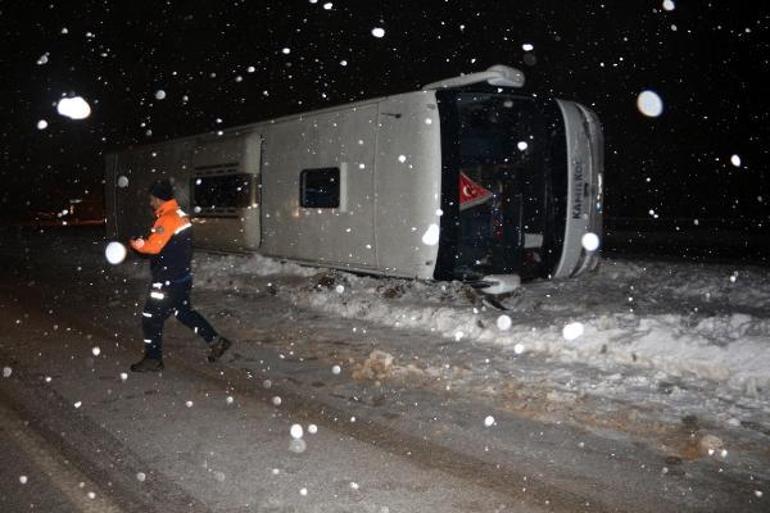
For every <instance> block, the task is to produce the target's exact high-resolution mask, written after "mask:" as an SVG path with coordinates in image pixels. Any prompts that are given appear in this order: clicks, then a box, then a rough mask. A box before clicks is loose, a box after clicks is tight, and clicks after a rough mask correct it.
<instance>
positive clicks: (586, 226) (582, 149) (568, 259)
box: [553, 100, 601, 278]
mask: <svg viewBox="0 0 770 513" xmlns="http://www.w3.org/2000/svg"><path fill="white" fill-rule="evenodd" d="M557 102H558V104H559V107H560V109H561V111H562V115H563V116H564V124H565V131H566V137H567V141H566V142H567V161H568V164H569V168H568V173H569V182H568V190H567V209H566V215H567V224H566V229H565V234H564V246H563V250H562V256H561V259H560V261H559V264H558V265H557V267H556V270H555V271H554V274H553V277H554V278H568V277H571V276H575V275H577V274H578V273H580V272H581V271H582V270H584V269H586V268H587V267H589V265H590V262H591V258H593V255H590V254H589V253H588V252H587V251H586V250H585V249H584V248H583V243H582V239H583V236H584V235H585V234H586V233H589V232H593V233H595V234H596V235H598V236H601V219H600V218H599V220H598V221H597V208H596V201H595V198H596V191H597V190H598V187H599V183H598V182H599V173H600V170H599V166H601V161H597V160H596V159H597V156H598V154H599V153H597V149H596V148H597V144H600V141H595V142H593V143H592V130H591V129H590V125H589V121H588V120H587V119H586V117H585V115H584V114H583V111H582V110H581V108H580V106H579V105H578V104H576V103H574V102H568V101H563V100H557ZM596 128H597V129H598V125H597V126H596ZM597 133H600V131H599V132H596V131H595V130H594V132H593V136H594V137H596V135H597ZM597 223H598V224H597ZM594 230H598V231H594Z"/></svg>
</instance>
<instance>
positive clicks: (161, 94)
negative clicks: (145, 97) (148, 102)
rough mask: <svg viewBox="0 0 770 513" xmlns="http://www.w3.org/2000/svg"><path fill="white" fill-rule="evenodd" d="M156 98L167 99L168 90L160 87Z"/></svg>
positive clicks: (156, 92)
mask: <svg viewBox="0 0 770 513" xmlns="http://www.w3.org/2000/svg"><path fill="white" fill-rule="evenodd" d="M155 99H156V100H165V99H166V91H164V90H163V89H158V90H157V91H155Z"/></svg>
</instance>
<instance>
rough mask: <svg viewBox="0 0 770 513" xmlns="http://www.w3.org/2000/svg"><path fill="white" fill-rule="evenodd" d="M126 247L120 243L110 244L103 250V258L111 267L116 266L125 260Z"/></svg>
mask: <svg viewBox="0 0 770 513" xmlns="http://www.w3.org/2000/svg"><path fill="white" fill-rule="evenodd" d="M126 254H127V250H126V247H125V246H124V245H123V244H121V243H120V242H115V241H113V242H110V243H109V244H107V247H106V248H105V249H104V257H105V258H106V259H107V261H108V262H109V263H111V264H112V265H118V264H119V263H121V262H123V260H125V259H126Z"/></svg>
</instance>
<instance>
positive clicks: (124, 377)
mask: <svg viewBox="0 0 770 513" xmlns="http://www.w3.org/2000/svg"><path fill="white" fill-rule="evenodd" d="M127 379H128V373H126V372H121V373H120V381H123V382H125V381H126V380H127Z"/></svg>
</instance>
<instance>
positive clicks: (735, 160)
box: [38, 125, 741, 167]
mask: <svg viewBox="0 0 770 513" xmlns="http://www.w3.org/2000/svg"><path fill="white" fill-rule="evenodd" d="M39 127H40V126H39V125H38V128H39ZM730 163H731V164H732V165H734V166H735V167H741V157H740V156H738V155H733V156H732V157H730Z"/></svg>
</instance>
